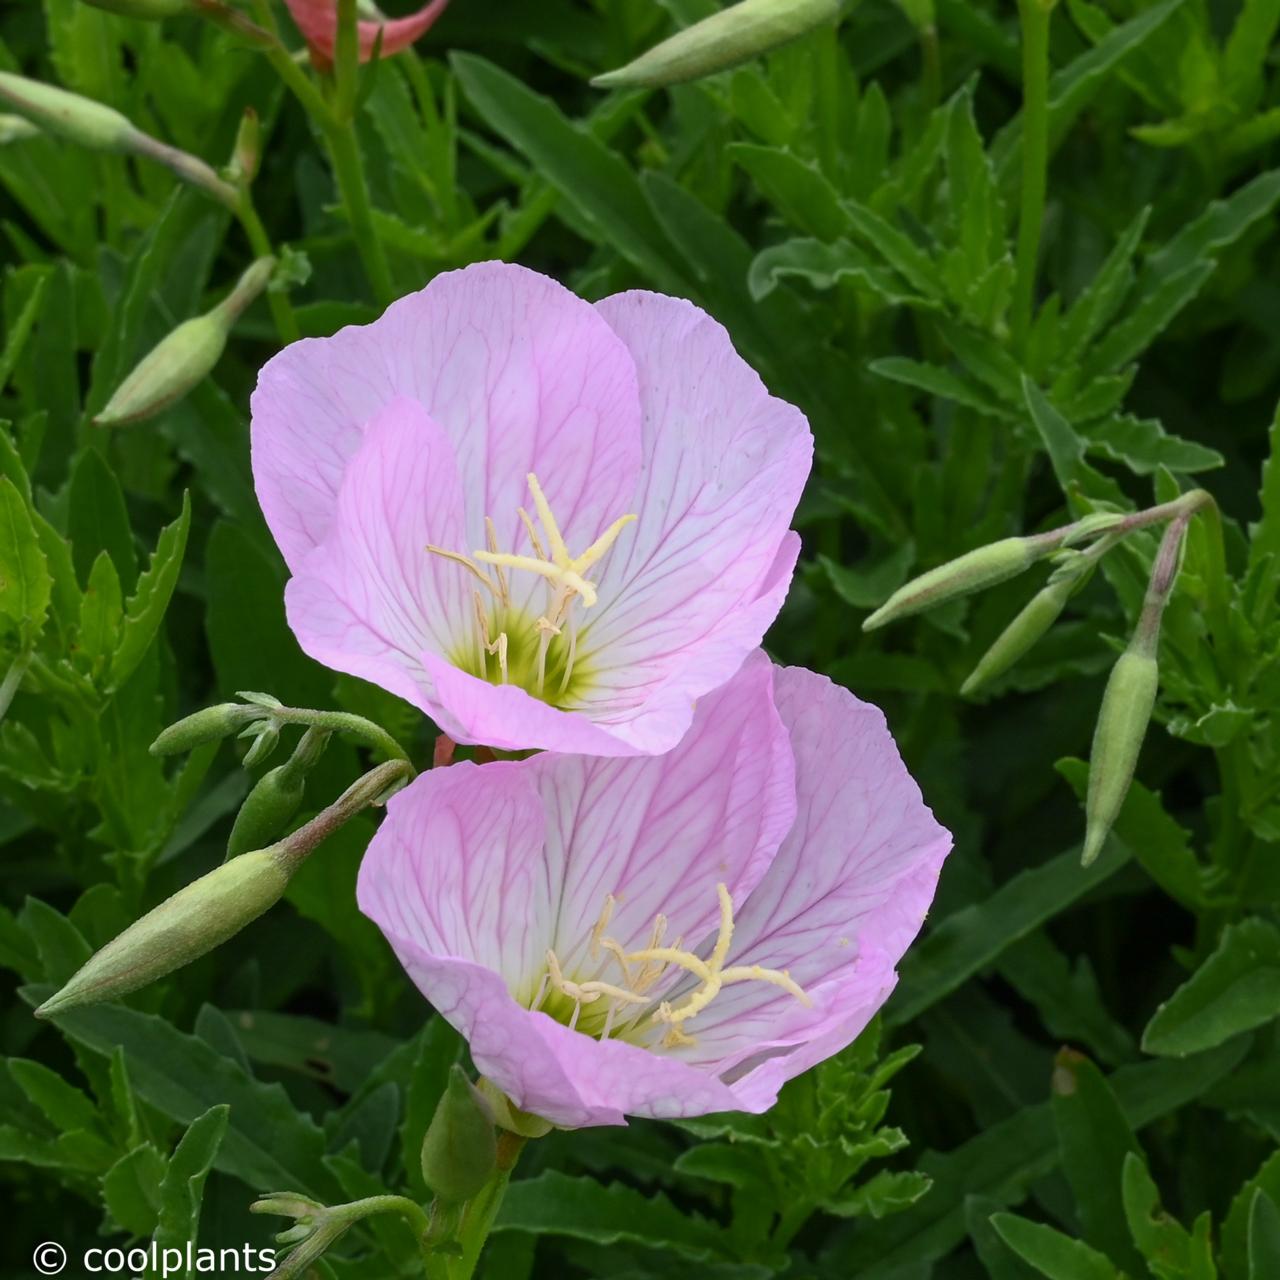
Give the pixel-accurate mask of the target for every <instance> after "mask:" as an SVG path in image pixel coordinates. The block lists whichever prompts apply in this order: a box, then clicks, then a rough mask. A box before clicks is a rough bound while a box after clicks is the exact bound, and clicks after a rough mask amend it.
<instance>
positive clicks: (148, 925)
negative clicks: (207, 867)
mask: <svg viewBox="0 0 1280 1280" xmlns="http://www.w3.org/2000/svg"><path fill="white" fill-rule="evenodd" d="M295 861H296V860H295V859H294V858H293V857H291V856H290V855H289V853H288V852H287V851H285V850H282V849H280V848H273V849H259V850H256V851H255V852H253V853H246V854H244V855H243V856H242V857H239V858H233V859H232V860H231V861H230V862H224V863H223V864H222V865H221V866H220V867H217V868H215V869H214V870H213V871H210V872H209V873H208V875H204V876H201V877H200V879H199V880H195V881H193V882H192V883H191V884H189V885H187V886H186V887H185V888H183V889H179V890H178V892H177V893H175V894H174V895H173V896H172V897H171V898H166V899H165V901H164V902H162V903H161V904H160V905H159V906H158V907H156V908H155V909H154V910H152V911H149V912H147V914H146V915H145V916H143V917H142V919H141V920H137V921H135V922H134V923H133V924H131V925H130V926H129V927H128V928H127V929H126V930H125V931H124V932H123V933H122V934H120V935H119V936H118V937H117V938H115V939H113V940H112V941H111V942H108V943H107V945H106V946H105V947H103V948H102V950H101V951H97V952H95V953H94V954H93V955H92V956H90V957H89V959H88V960H86V961H85V963H84V964H83V965H82V966H81V968H80V969H79V970H78V971H77V972H76V973H75V974H74V975H73V976H72V977H71V979H70V981H69V982H67V984H66V985H65V986H64V987H63V988H62V990H61V991H59V992H57V994H56V995H53V996H51V997H50V998H49V999H48V1000H46V1001H45V1002H44V1004H42V1005H41V1006H40V1007H39V1008H38V1009H37V1010H36V1017H38V1018H48V1017H50V1016H52V1015H53V1014H57V1013H64V1012H66V1010H68V1009H74V1008H76V1007H77V1006H78V1005H84V1004H95V1003H97V1002H98V1001H101V1000H114V999H115V998H116V997H118V996H122V995H127V994H128V993H129V992H130V991H136V990H137V989H138V988H139V987H145V986H146V985H147V984H148V983H150V982H154V981H155V980H156V979H157V978H162V977H164V975H165V974H167V973H172V972H173V971H174V970H175V969H180V968H182V966H183V965H186V964H190V963H191V961H193V960H197V959H199V958H200V957H201V956H202V955H204V954H205V953H206V952H208V951H212V950H213V948H214V947H216V946H218V945H219V943H222V942H225V941H226V940H227V939H228V938H230V937H232V936H233V935H234V934H237V933H239V932H240V930H241V929H243V928H244V927H245V925H247V924H249V923H251V922H252V921H254V920H256V919H257V918H258V917H259V916H260V915H262V913H263V912H264V911H266V910H267V909H268V908H270V907H272V906H274V905H275V904H276V903H277V902H279V900H280V898H281V896H282V895H283V894H284V891H285V887H286V886H287V885H288V883H289V876H290V874H291V872H292V870H293V867H294V865H295Z"/></svg>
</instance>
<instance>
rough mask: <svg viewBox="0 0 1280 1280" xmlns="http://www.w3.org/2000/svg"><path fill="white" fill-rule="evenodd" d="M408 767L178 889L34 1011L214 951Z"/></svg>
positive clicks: (361, 786)
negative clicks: (310, 856)
mask: <svg viewBox="0 0 1280 1280" xmlns="http://www.w3.org/2000/svg"><path fill="white" fill-rule="evenodd" d="M411 773H412V769H411V767H410V766H409V765H408V764H407V763H406V762H405V761H403V760H390V761H388V762H387V763H386V764H380V765H378V766H377V767H376V768H374V769H370V770H369V772H368V773H366V774H365V775H364V777H362V778H359V779H357V780H356V781H355V782H353V783H352V784H351V786H349V787H348V788H347V789H346V791H344V792H343V793H342V795H341V796H339V797H338V799H337V800H335V801H334V802H333V804H331V805H330V806H329V807H328V808H327V809H325V810H324V811H323V812H322V813H319V814H317V815H316V816H315V817H314V818H312V819H311V821H310V822H308V823H307V824H306V825H305V826H301V827H299V828H298V829H297V831H294V832H292V833H290V834H289V835H288V836H286V837H285V838H284V839H283V840H280V841H278V842H277V843H275V844H273V845H272V846H271V847H270V848H267V849H255V850H254V851H253V852H252V853H243V854H241V855H240V856H239V857H238V858H232V859H231V861H230V862H224V863H223V864H222V865H221V866H219V867H215V868H214V869H213V870H212V871H210V872H209V873H208V874H207V875H203V876H201V877H200V879H199V880H195V881H193V882H192V883H191V884H189V885H187V886H186V887H185V888H182V889H179V890H178V892H177V893H175V894H174V895H173V896H172V897H170V898H166V899H165V900H164V901H163V902H162V903H161V904H160V905H159V906H158V907H155V908H154V909H153V910H151V911H149V912H147V914H146V915H145V916H143V917H142V919H141V920H137V921H135V922H134V923H133V924H131V925H130V926H129V927H128V928H127V929H126V930H125V931H124V932H123V933H122V934H120V935H119V936H118V937H116V938H114V939H113V940H112V941H111V942H108V943H107V945H106V946H105V947H103V948H102V949H101V950H100V951H96V952H94V954H93V955H91V956H90V957H89V959H88V960H86V961H85V963H84V964H83V965H82V966H81V967H80V969H79V970H78V971H77V972H76V973H75V974H73V975H72V977H71V979H70V981H68V982H67V984H66V985H65V986H64V987H63V988H62V990H61V991H59V992H57V993H56V994H55V995H53V996H50V998H49V999H48V1000H46V1001H45V1002H44V1004H42V1005H41V1006H40V1007H39V1008H38V1009H37V1010H36V1016H37V1017H38V1018H48V1017H50V1016H52V1015H54V1014H58V1013H64V1012H65V1011H66V1010H68V1009H73V1008H75V1007H77V1006H78V1005H84V1004H93V1003H96V1002H98V1001H101V1000H112V999H115V998H116V997H117V996H122V995H127V994H128V993H129V992H130V991H136V990H138V988H139V987H144V986H146V985H147V984H148V983H149V982H154V981H155V980H156V979H157V978H162V977H164V976H165V974H167V973H172V972H173V971H174V970H175V969H179V968H181V967H182V966H183V965H186V964H190V963H191V961H193V960H198V959H199V958H200V957H201V956H202V955H204V954H205V953H206V952H209V951H212V950H213V948H214V947H216V946H217V945H218V944H219V943H222V942H225V941H226V940H227V939H228V938H230V937H233V936H234V935H235V934H237V933H239V932H240V930H241V929H243V928H244V927H245V925H247V924H250V923H252V922H253V921H254V920H256V919H257V918H258V917H259V916H260V915H262V913H263V912H264V911H267V910H268V909H269V908H270V907H271V906H273V905H274V904H275V903H276V902H278V901H279V900H280V898H281V897H282V895H283V894H284V891H285V888H286V887H287V886H288V884H289V879H290V877H291V876H292V875H293V873H294V872H295V871H296V870H297V869H298V867H299V866H301V864H302V863H303V861H304V860H305V859H306V858H307V856H308V855H309V854H310V853H311V852H312V850H313V849H315V848H316V846H317V845H319V844H320V843H321V842H322V841H323V840H324V839H325V838H326V837H328V836H330V835H332V834H333V833H334V832H335V831H336V830H337V829H338V828H339V827H340V826H342V825H343V823H345V822H347V821H348V820H349V819H350V818H352V817H353V816H354V815H355V814H357V813H359V812H360V810H361V809H363V808H365V807H366V806H367V805H369V804H372V803H374V802H375V801H376V800H377V798H378V797H379V796H381V795H382V794H383V793H384V792H385V791H386V790H387V788H388V787H389V786H391V785H392V784H393V783H394V782H395V781H396V780H397V779H399V778H403V777H405V776H406V775H407V774H411Z"/></svg>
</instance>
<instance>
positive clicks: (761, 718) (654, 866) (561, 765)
mask: <svg viewBox="0 0 1280 1280" xmlns="http://www.w3.org/2000/svg"><path fill="white" fill-rule="evenodd" d="M950 847H951V838H950V836H949V835H948V834H947V832H946V831H945V830H943V829H942V828H941V827H940V826H939V825H938V824H937V822H935V821H934V819H933V816H932V815H931V814H930V812H929V810H928V809H927V808H926V807H925V805H924V803H923V801H922V800H921V797H920V792H919V790H918V788H917V787H916V785H915V783H914V782H913V781H912V780H911V777H910V775H909V774H908V773H907V771H906V768H905V766H904V765H903V763H902V760H901V758H900V757H899V755H898V752H897V749H896V748H895V747H894V744H893V739H892V738H891V737H890V736H889V733H888V730H887V729H886V727H885V722H884V717H883V716H882V715H881V714H880V712H879V711H877V710H876V708H875V707H872V706H869V705H867V704H866V703H863V702H859V701H858V700H857V699H856V698H854V697H853V695H852V694H850V693H848V692H847V691H845V690H843V689H841V688H839V687H837V686H836V685H833V684H831V683H830V681H828V680H826V679H824V678H823V677H821V676H817V675H814V674H813V673H812V672H808V671H803V670H800V669H797V668H779V669H777V670H776V671H775V669H774V668H773V667H772V666H771V665H770V663H769V661H768V659H767V658H765V657H764V655H763V654H757V655H755V656H754V657H753V658H752V659H751V660H749V661H748V662H747V663H746V664H745V665H744V666H743V668H742V670H741V671H740V672H739V673H738V675H737V676H736V677H735V678H734V679H733V680H732V681H731V682H730V683H729V684H728V685H726V686H725V687H724V688H722V689H720V690H719V691H718V692H716V693H715V694H713V695H711V696H710V697H708V698H705V699H704V700H703V701H702V702H700V703H699V704H698V712H697V715H696V717H695V718H694V723H693V727H692V728H691V729H690V731H689V733H688V734H687V736H686V737H685V739H684V740H683V741H682V742H681V743H680V745H679V746H678V747H677V748H676V749H675V750H674V751H672V752H670V753H669V754H668V755H665V756H660V757H653V758H647V759H630V760H602V759H599V758H591V757H582V756H560V755H550V754H548V755H539V756H534V757H532V758H531V759H528V760H524V761H521V762H519V763H500V764H488V765H483V766H477V765H472V764H459V765H453V766H451V767H449V768H447V769H435V770H432V771H431V772H430V773H427V774H425V775H423V776H422V777H420V778H419V779H418V780H417V781H415V782H414V783H413V784H412V785H411V786H410V787H408V788H407V789H406V790H405V791H402V792H401V793H400V794H399V795H397V796H395V797H394V798H393V799H392V800H391V801H390V803H389V805H388V807H387V816H386V818H385V820H384V821H383V823H382V826H381V828H380V829H379V831H378V833H377V835H376V836H375V837H374V839H373V841H372V843H371V844H370V846H369V851H368V853H367V854H366V855H365V859H364V863H363V865H362V866H361V868H360V879H359V885H358V888H357V897H358V900H359V903H360V909H361V910H362V911H363V912H364V913H365V914H366V915H368V916H370V917H371V918H372V919H373V920H374V921H375V922H376V923H377V924H378V926H379V928H381V930H382V932H383V933H384V934H385V935H386V937H387V939H388V941H389V942H390V943H391V945H392V947H393V948H394V949H395V952H396V955H397V956H398V957H399V959H400V962H401V964H403V965H404V967H405V969H406V970H407V971H408V973H409V975H410V977H411V978H412V979H413V981H414V982H415V983H416V984H417V986H418V987H419V989H420V990H421V991H422V992H423V994H424V995H425V996H426V997H427V998H428V999H429V1000H430V1001H431V1003H432V1004H433V1005H434V1006H435V1007H436V1009H437V1010H439V1012H440V1013H441V1014H442V1015H443V1016H444V1017H445V1018H447V1019H448V1020H449V1022H450V1023H452V1025H453V1026H454V1027H456V1028H457V1029H458V1031H460V1032H461V1033H462V1034H463V1035H464V1036H465V1037H466V1038H467V1040H468V1041H469V1043H470V1047H471V1056H472V1058H473V1060H474V1061H475V1064H476V1066H477V1068H478V1069H479V1070H480V1071H481V1072H482V1073H483V1074H484V1075H485V1076H486V1077H487V1078H488V1079H489V1080H491V1081H492V1082H493V1083H494V1084H495V1085H497V1087H498V1088H500V1089H501V1090H502V1091H503V1092H504V1093H505V1094H506V1095H507V1096H508V1097H509V1098H511V1099H512V1101H513V1102H514V1103H515V1104H516V1105H517V1106H519V1107H521V1108H522V1109H524V1110H526V1111H529V1112H532V1113H534V1114H536V1115H539V1116H542V1117H544V1118H545V1119H547V1120H550V1121H552V1122H553V1123H555V1124H558V1125H562V1126H566V1127H576V1126H581V1125H596V1124H621V1123H623V1122H624V1117H625V1116H627V1115H634V1116H651V1117H672V1116H692V1115H701V1114H704V1113H706V1112H711V1111H723V1110H742V1111H756V1112H758V1111H764V1110H766V1109H767V1108H768V1107H770V1106H771V1105H772V1104H773V1102H774V1100H775V1099H776V1097H777V1093H778V1090H779V1088H780V1087H781V1086H782V1085H783V1084H784V1083H785V1082H786V1081H787V1080H789V1079H791V1078H792V1077H793V1076H795V1075H798V1074H799V1073H800V1072H802V1071H804V1070H806V1069H807V1068H809V1067H810V1066H812V1065H813V1064H814V1063H816V1062H820V1061H821V1060H822V1059H823V1058H826V1057H829V1056H830V1055H831V1054H833V1053H836V1052H838V1051H839V1050H840V1049H842V1048H843V1047H844V1046H845V1045H847V1044H848V1043H849V1042H850V1041H852V1040H853V1039H854V1038H855V1037H856V1036H857V1035H858V1033H859V1032H860V1031H861V1030H862V1029H863V1027H864V1026H865V1025H866V1023H867V1022H868V1020H869V1019H870V1018H871V1016H872V1015H873V1014H874V1013H875V1011H876V1010H877V1009H878V1008H879V1007H880V1005H881V1004H882V1003H883V1002H884V1000H885V998H886V997H887V996H888V994H889V992H890V991H891V990H892V988H893V985H894V982H895V977H896V975H895V972H894V969H895V966H896V964H897V962H898V960H899V958H900V957H901V956H902V954H903V952H904V951H905V950H906V948H907V946H908V944H909V943H910V942H911V940H912V938H914V937H915V935H916V933H917V931H918V930H919V928H920V925H921V922H922V921H923V919H924V915H925V911H926V910H927V908H928V906H929V903H930V901H931V900H932V898H933V893H934V888H935V885H936V882H937V878H938V872H939V869H940V867H941V865H942V861H943V859H944V858H945V856H946V854H947V852H948V850H949V849H950Z"/></svg>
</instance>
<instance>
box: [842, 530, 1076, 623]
mask: <svg viewBox="0 0 1280 1280" xmlns="http://www.w3.org/2000/svg"><path fill="white" fill-rule="evenodd" d="M1055 545H1057V544H1056V542H1055V541H1052V540H1049V539H1046V538H1045V537H1043V536H1042V537H1033V538H1002V539H1001V540H1000V541H999V542H992V543H990V544H989V545H988V546H985V547H978V548H976V549H975V550H973V551H967V552H965V554H964V555H962V556H958V557H957V558H956V559H955V560H949V561H948V562H947V563H946V564H942V565H939V566H938V567H937V568H936V569H930V570H929V572H928V573H922V574H921V575H920V576H919V577H918V578H913V579H912V580H911V581H910V582H908V583H907V584H906V585H905V586H901V587H899V588H898V589H897V591H895V592H894V593H893V595H891V596H890V597H889V598H888V600H886V601H885V602H884V604H882V605H881V606H880V608H878V609H877V610H876V611H875V613H873V614H872V615H871V616H870V617H869V618H868V619H867V620H866V621H865V622H864V623H863V624H862V629H863V631H874V630H875V629H876V628H877V627H883V626H884V625H885V624H886V623H888V622H896V621H897V620H898V619H899V618H909V617H910V616H911V615H912V614H913V613H922V612H923V611H924V610H925V609H932V608H934V606H935V605H940V604H943V603H945V602H946V601H947V600H954V599H955V598H956V597H957V596H966V595H969V594H970V593H971V592H974V591H981V590H983V588H985V587H992V586H995V584H996V583H997V582H1003V581H1004V580H1005V579H1006V578H1013V577H1016V576H1017V575H1018V574H1020V573H1021V572H1022V571H1023V570H1024V569H1027V568H1030V566H1031V565H1033V564H1035V562H1036V561H1037V560H1039V559H1040V558H1041V557H1042V556H1044V555H1047V554H1048V553H1049V552H1050V551H1052V550H1053V549H1054V547H1055Z"/></svg>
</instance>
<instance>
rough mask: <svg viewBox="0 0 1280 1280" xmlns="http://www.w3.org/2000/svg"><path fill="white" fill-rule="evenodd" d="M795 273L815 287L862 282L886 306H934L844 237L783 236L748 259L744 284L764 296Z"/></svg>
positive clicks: (796, 276)
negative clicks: (825, 239) (828, 241)
mask: <svg viewBox="0 0 1280 1280" xmlns="http://www.w3.org/2000/svg"><path fill="white" fill-rule="evenodd" d="M789 277H795V278H798V279H801V280H804V281H805V282H806V283H807V284H809V285H810V286H812V287H813V288H815V289H834V288H835V287H836V286H837V285H838V284H840V283H841V282H842V281H850V282H855V283H858V284H861V285H865V286H866V287H867V288H868V289H870V290H871V291H872V292H873V293H874V294H876V295H877V297H879V298H880V299H881V301H883V302H884V303H885V304H886V305H888V306H894V307H897V306H905V305H908V304H915V305H927V306H930V307H932V306H936V305H937V303H935V302H932V301H926V299H924V298H922V297H921V296H920V295H919V294H917V293H916V292H915V291H914V290H913V289H912V288H911V287H910V286H909V285H907V284H906V283H905V282H904V281H903V280H902V279H901V278H900V277H899V276H898V275H897V273H896V272H894V271H892V270H890V269H889V268H888V267H884V266H881V265H879V264H878V263H876V262H873V261H872V259H871V258H870V257H869V256H868V254H867V253H866V252H865V251H864V250H862V249H860V248H858V247H857V246H855V245H852V244H850V243H849V242H848V241H847V240H837V241H836V242H835V243H834V244H824V243H823V242H822V241H821V240H813V239H795V240H784V241H783V242H782V243H781V244H778V245H774V246H773V247H772V248H769V249H765V250H763V251H762V252H761V253H758V254H757V255H756V257H755V258H754V259H753V261H752V263H751V270H750V272H749V274H748V276H747V284H748V287H749V288H750V290H751V295H752V297H754V298H767V297H768V296H769V294H770V293H772V292H773V290H774V289H775V288H777V285H778V281H779V280H785V279H787V278H789Z"/></svg>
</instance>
